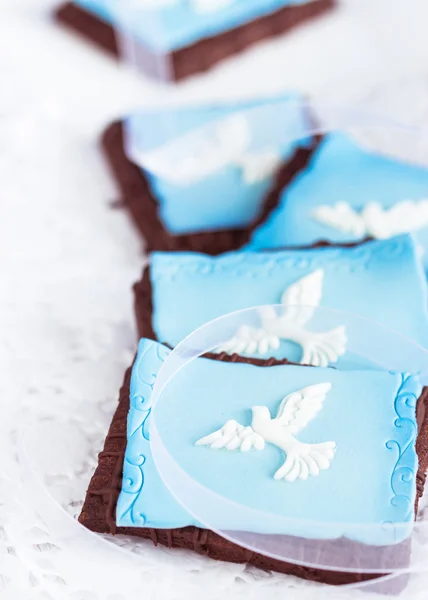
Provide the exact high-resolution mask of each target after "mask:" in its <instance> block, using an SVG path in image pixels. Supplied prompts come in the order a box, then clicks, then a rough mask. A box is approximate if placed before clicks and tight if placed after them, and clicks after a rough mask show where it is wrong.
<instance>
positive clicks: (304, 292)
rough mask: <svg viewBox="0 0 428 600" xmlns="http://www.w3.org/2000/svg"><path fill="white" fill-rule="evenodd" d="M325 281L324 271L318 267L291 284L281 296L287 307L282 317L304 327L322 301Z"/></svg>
mask: <svg viewBox="0 0 428 600" xmlns="http://www.w3.org/2000/svg"><path fill="white" fill-rule="evenodd" d="M323 282H324V271H323V269H317V270H316V271H314V272H313V273H310V274H309V275H306V277H302V279H299V281H297V282H296V283H293V284H292V285H290V286H289V287H288V288H287V289H286V290H285V292H284V293H283V295H282V297H281V304H283V306H284V307H285V308H286V311H285V312H284V315H283V316H282V317H281V319H285V320H286V321H290V322H293V324H294V325H298V326H300V327H304V326H305V325H306V323H307V322H308V321H309V320H310V319H311V318H312V316H313V314H314V309H315V308H316V307H317V306H319V304H320V302H321V298H322V290H323Z"/></svg>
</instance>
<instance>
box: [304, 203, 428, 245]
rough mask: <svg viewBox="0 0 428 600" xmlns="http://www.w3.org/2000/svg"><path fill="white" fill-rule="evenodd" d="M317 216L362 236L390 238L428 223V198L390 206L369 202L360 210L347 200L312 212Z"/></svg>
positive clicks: (329, 224)
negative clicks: (385, 206)
mask: <svg viewBox="0 0 428 600" xmlns="http://www.w3.org/2000/svg"><path fill="white" fill-rule="evenodd" d="M312 215H313V218H314V219H316V220H317V221H319V222H320V223H323V224H324V225H328V226H329V227H333V228H334V229H337V230H338V231H343V233H349V234H351V235H353V236H355V237H358V238H364V237H372V238H375V239H380V240H383V239H387V238H390V237H393V236H395V235H399V234H401V233H412V232H413V231H417V230H418V229H421V228H422V227H427V226H428V199H427V200H418V201H416V200H404V201H403V202H399V203H398V204H395V205H394V206H393V207H391V208H389V209H384V208H382V206H381V205H380V204H379V203H377V202H369V203H368V204H366V205H365V207H364V208H363V209H362V210H360V211H359V212H358V211H356V210H354V209H353V208H352V207H351V206H349V204H348V203H347V202H338V203H337V204H334V205H332V206H329V205H322V206H319V207H318V208H316V209H315V210H314V211H313V212H312Z"/></svg>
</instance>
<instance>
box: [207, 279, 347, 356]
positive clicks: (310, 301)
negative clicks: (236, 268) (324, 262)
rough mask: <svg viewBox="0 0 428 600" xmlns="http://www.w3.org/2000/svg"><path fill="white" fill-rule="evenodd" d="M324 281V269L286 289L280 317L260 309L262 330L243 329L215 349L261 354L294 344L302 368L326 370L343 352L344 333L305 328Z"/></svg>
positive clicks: (313, 310) (338, 328) (340, 329)
mask: <svg viewBox="0 0 428 600" xmlns="http://www.w3.org/2000/svg"><path fill="white" fill-rule="evenodd" d="M323 281H324V271H323V269H317V270H316V271H314V272H313V273H311V274H310V275H307V276H306V277H303V278H302V279H300V280H299V281H297V282H296V283H294V284H292V285H291V286H290V287H288V288H287V289H286V290H285V292H284V293H283V295H282V298H281V304H282V305H283V307H284V312H283V314H281V315H278V314H277V311H276V310H275V308H273V307H269V306H266V307H261V308H260V309H259V313H260V319H261V327H260V328H254V327H248V326H243V327H240V328H239V329H238V331H237V332H236V334H235V335H234V336H233V337H232V338H231V339H230V340H228V341H227V342H226V343H225V344H222V346H220V347H219V348H217V349H216V350H215V352H216V353H221V352H226V353H227V354H235V353H236V354H242V353H244V354H250V355H254V354H261V355H265V354H267V353H268V352H269V351H270V350H278V349H279V347H280V343H281V340H288V341H291V342H295V343H296V344H298V345H299V346H301V348H302V351H303V352H302V358H301V360H300V362H301V363H302V364H305V365H313V366H316V367H326V366H328V364H329V363H334V362H337V360H338V358H339V357H340V356H342V355H343V354H344V353H345V352H346V342H347V339H346V331H345V328H344V327H343V326H340V327H337V328H336V329H332V330H330V331H326V332H322V333H315V332H311V331H308V330H307V329H305V326H306V325H307V323H308V322H309V321H310V320H311V318H312V317H313V314H314V312H315V310H316V307H317V306H319V304H320V301H321V297H322V289H323Z"/></svg>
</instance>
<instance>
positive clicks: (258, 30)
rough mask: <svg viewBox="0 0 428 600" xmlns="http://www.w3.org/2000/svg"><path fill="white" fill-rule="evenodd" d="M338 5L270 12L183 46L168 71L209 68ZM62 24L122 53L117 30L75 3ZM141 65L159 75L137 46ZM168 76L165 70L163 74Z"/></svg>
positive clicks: (316, 3) (63, 12)
mask: <svg viewBox="0 0 428 600" xmlns="http://www.w3.org/2000/svg"><path fill="white" fill-rule="evenodd" d="M335 5H336V0H312V2H310V3H309V4H302V5H300V6H286V7H284V8H282V9H280V10H278V11H276V12H274V13H272V14H270V15H267V16H264V17H261V18H259V19H255V20H254V21H251V22H250V23H246V24H244V25H241V26H240V27H236V28H235V29H231V30H229V31H226V32H224V33H220V34H218V35H216V36H214V37H210V38H205V39H203V40H201V41H199V42H196V43H195V44H193V45H191V46H187V47H185V48H180V49H179V50H175V51H174V52H172V53H171V54H169V55H168V60H169V63H170V64H169V65H167V69H166V74H168V76H169V78H170V79H171V80H175V81H179V80H181V79H184V78H186V77H189V76H191V75H194V74H196V73H201V72H204V71H207V70H208V69H210V68H211V67H213V66H214V65H215V64H217V63H218V62H220V61H221V60H224V59H225V58H229V57H230V56H233V55H234V54H238V53H239V52H242V51H243V50H245V49H246V48H248V47H249V46H252V45H253V44H255V43H257V42H260V41H262V40H265V39H269V38H272V37H275V36H278V35H282V34H284V33H286V32H287V31H290V30H291V29H293V28H294V27H297V26H298V25H301V24H302V23H305V22H306V21H309V20H310V19H313V18H315V17H318V16H320V15H322V14H324V13H326V12H328V11H329V10H331V9H332V8H333V7H334V6H335ZM55 18H56V19H57V21H59V22H60V23H61V24H63V25H66V26H67V27H69V28H71V29H73V30H74V31H76V32H78V33H80V34H81V35H83V36H84V37H86V38H88V39H90V40H92V41H93V42H95V43H96V44H97V45H98V46H100V47H101V48H103V49H104V50H106V51H107V52H109V53H111V54H113V55H115V56H118V54H119V52H120V48H119V43H118V41H117V39H116V36H115V32H114V29H113V27H112V26H111V25H109V24H108V23H106V22H104V21H102V20H101V19H99V18H98V17H97V16H96V15H94V14H92V13H90V12H88V11H86V10H84V9H83V8H81V7H80V6H78V5H77V4H74V3H73V2H67V3H66V4H63V5H62V6H61V7H60V8H59V9H58V10H57V12H56V13H55ZM135 50H136V54H137V61H138V64H141V66H142V67H143V68H144V70H145V71H148V72H149V73H151V74H153V75H156V63H159V58H156V57H155V56H153V55H152V54H151V53H149V52H148V51H146V50H145V49H144V48H143V47H142V46H139V47H136V48H135ZM163 75H165V73H164V74H163Z"/></svg>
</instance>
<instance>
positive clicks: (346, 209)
mask: <svg viewBox="0 0 428 600" xmlns="http://www.w3.org/2000/svg"><path fill="white" fill-rule="evenodd" d="M312 216H313V218H314V219H315V220H316V221H319V222H320V223H322V224H323V225H328V226H329V227H331V228H333V229H337V230H338V231H343V233H349V234H352V235H355V236H356V237H358V238H363V237H365V236H366V234H367V229H366V223H365V220H364V218H363V217H362V216H361V215H359V214H358V213H357V212H356V211H355V210H354V209H353V208H352V207H351V206H349V204H348V203H347V202H338V203H337V204H334V205H333V206H329V205H327V204H323V205H321V206H318V207H317V208H316V209H315V210H313V211H312Z"/></svg>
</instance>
